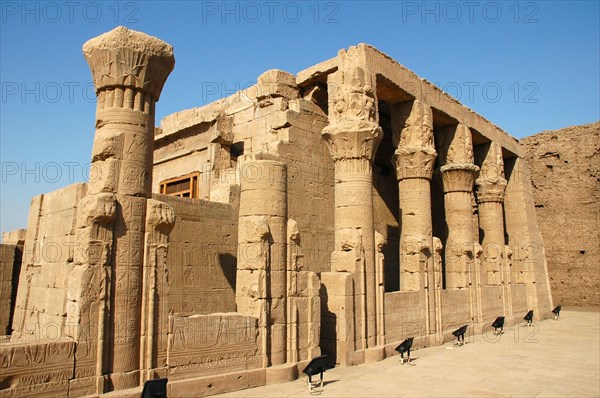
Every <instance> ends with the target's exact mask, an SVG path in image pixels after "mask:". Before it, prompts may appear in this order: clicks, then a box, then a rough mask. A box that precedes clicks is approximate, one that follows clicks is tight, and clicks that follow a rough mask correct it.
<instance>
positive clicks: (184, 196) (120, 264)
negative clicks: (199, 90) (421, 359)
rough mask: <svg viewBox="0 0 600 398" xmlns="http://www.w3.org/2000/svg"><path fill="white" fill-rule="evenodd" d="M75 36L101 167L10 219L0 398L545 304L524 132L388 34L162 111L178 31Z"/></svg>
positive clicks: (429, 334)
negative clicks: (386, 43)
mask: <svg viewBox="0 0 600 398" xmlns="http://www.w3.org/2000/svg"><path fill="white" fill-rule="evenodd" d="M83 52H84V55H85V57H86V59H87V61H88V63H89V65H90V69H91V72H92V76H93V79H94V84H95V88H96V94H97V111H96V120H95V128H96V130H95V134H94V144H93V150H92V159H91V171H90V178H89V181H88V182H87V183H80V184H74V185H71V186H68V187H65V188H63V189H60V190H58V191H54V192H51V193H48V194H44V195H40V196H38V197H35V198H33V200H32V203H31V211H30V214H29V220H28V225H27V230H26V231H22V233H15V234H12V235H10V234H9V235H6V236H7V237H8V238H9V239H8V240H9V241H10V240H11V237H13V236H18V237H19V238H18V239H16V238H15V240H14V241H13V242H8V243H12V245H10V244H3V245H2V264H1V265H2V268H1V269H0V271H1V272H0V277H1V278H2V283H3V285H2V286H3V292H2V293H3V294H4V293H5V292H9V293H10V292H12V290H10V289H7V288H4V286H5V285H6V286H9V287H11V286H15V289H14V293H12V294H5V295H3V296H2V307H0V310H1V311H0V320H1V321H2V322H3V324H2V325H0V326H1V327H3V328H4V329H6V332H7V333H8V335H7V336H4V337H2V340H1V345H0V370H1V372H0V397H17V396H39V397H47V396H53V395H58V396H69V397H76V396H97V395H101V394H103V393H107V392H111V391H123V394H126V392H127V391H131V389H139V388H141V386H142V385H143V384H144V382H145V381H147V380H150V379H155V378H162V377H165V378H168V380H169V382H168V391H169V396H170V397H177V396H189V395H190V393H192V392H193V394H194V396H205V395H212V394H216V393H220V392H227V391H233V390H237V389H243V388H248V387H252V386H258V385H263V384H266V383H274V382H281V381H287V380H293V379H295V378H297V377H298V376H299V374H301V371H302V369H303V367H304V366H305V365H306V364H307V363H308V361H309V360H310V359H311V358H313V357H315V356H317V355H319V354H327V355H328V358H329V359H330V361H331V362H333V363H335V364H337V365H339V366H348V365H355V364H360V363H364V362H373V361H379V360H382V359H384V358H385V357H387V356H391V355H393V354H394V353H395V352H394V348H395V347H396V346H397V345H398V344H399V343H400V342H401V341H402V340H404V339H405V338H407V337H415V342H414V344H415V346H418V347H425V346H431V345H440V344H443V343H444V342H447V341H450V340H452V338H453V336H452V335H451V332H452V331H454V330H455V329H456V328H457V327H459V326H462V325H469V327H470V328H469V333H470V334H480V333H484V332H485V331H486V330H488V329H489V328H490V324H491V322H492V321H493V320H494V319H495V318H496V317H498V316H504V317H505V318H506V325H507V326H513V325H516V324H518V323H519V322H521V321H522V318H523V316H524V315H525V313H526V312H527V311H529V310H534V314H535V318H536V319H541V318H545V317H548V316H549V315H550V314H551V312H550V311H551V309H552V297H551V293H550V286H549V282H548V275H547V268H546V261H545V254H544V246H543V242H542V239H541V235H540V232H539V230H538V226H537V222H536V218H535V210H534V205H533V198H532V189H531V182H530V178H529V174H528V173H529V171H528V166H527V164H526V162H525V161H524V160H523V154H522V150H521V147H520V145H519V142H518V141H517V140H516V139H514V138H513V137H511V136H510V135H508V134H507V133H506V132H504V131H502V130H501V129H500V128H498V127H497V126H495V125H494V124H492V123H490V122H489V121H487V120H485V119H484V118H483V117H481V116H479V115H477V114H476V113H474V112H473V111H471V110H470V109H468V108H466V107H465V106H463V105H462V104H460V103H459V102H458V101H456V100H454V99H453V98H451V97H450V96H448V95H447V94H445V93H443V92H441V91H440V90H439V89H438V88H436V87H435V86H434V85H433V84H431V83H429V82H427V81H425V80H423V79H421V78H419V77H418V76H417V75H415V74H414V73H413V72H411V71H409V70H408V69H406V68H404V67H403V66H402V65H400V64H399V63H397V62H396V61H394V60H393V59H391V58H389V57H388V56H386V55H385V54H383V53H381V52H379V51H378V50H377V49H375V48H373V47H370V46H368V45H364V44H360V45H358V46H355V47H350V48H348V49H347V50H340V52H339V53H338V55H337V56H336V57H334V58H332V59H329V60H327V61H324V62H322V63H320V64H318V65H315V66H313V67H311V68H309V69H306V70H304V71H301V72H299V73H298V74H297V75H296V76H294V75H292V74H291V73H288V72H284V71H281V70H270V71H267V72H265V73H263V74H262V75H261V76H259V77H258V80H257V83H256V84H255V85H253V86H251V87H248V88H247V89H245V90H243V91H240V92H238V93H235V94H234V95H232V96H230V97H227V98H224V99H221V100H219V101H216V102H214V103H211V104H209V105H206V106H203V107H200V108H194V109H189V110H184V111H181V112H178V113H175V114H172V115H170V116H167V117H166V118H164V119H163V120H162V121H161V122H160V127H155V117H154V114H155V106H156V103H157V101H158V100H159V98H160V94H161V91H162V89H163V86H164V85H165V82H166V81H167V78H168V75H169V73H170V72H171V71H172V70H173V68H174V65H175V60H174V55H173V48H172V47H171V46H170V45H168V44H167V43H164V42H162V41H160V40H159V39H156V38H154V37H150V36H147V35H145V34H143V33H140V32H135V31H132V30H128V29H126V28H122V27H119V28H116V29H114V30H112V31H110V32H108V33H106V34H103V35H101V36H99V37H97V38H94V39H92V40H90V41H88V42H87V43H86V44H85V45H84V47H83ZM167 89H168V86H167ZM90 124H91V116H90ZM5 240H6V239H5ZM5 243H6V242H5ZM21 257H22V258H21ZM15 267H20V268H17V269H18V271H17V272H14V269H16V268H15ZM5 313H6V314H5ZM4 329H3V330H4Z"/></svg>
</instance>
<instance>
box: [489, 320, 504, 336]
mask: <svg viewBox="0 0 600 398" xmlns="http://www.w3.org/2000/svg"><path fill="white" fill-rule="evenodd" d="M492 327H493V328H494V334H502V333H504V317H503V316H499V317H498V318H496V320H495V321H494V323H492ZM498 329H500V331H498Z"/></svg>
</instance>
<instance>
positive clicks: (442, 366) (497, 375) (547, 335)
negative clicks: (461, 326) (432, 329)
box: [215, 309, 600, 397]
mask: <svg viewBox="0 0 600 398" xmlns="http://www.w3.org/2000/svg"><path fill="white" fill-rule="evenodd" d="M498 337H499V338H498ZM412 357H413V365H414V366H409V365H400V363H399V359H398V357H397V356H394V357H390V358H387V359H385V360H383V361H381V362H377V363H371V364H365V365H360V366H352V367H345V368H336V369H332V370H330V371H328V372H326V374H325V385H324V386H323V387H322V388H317V389H313V391H312V393H309V391H308V387H307V385H306V378H305V377H302V378H300V379H298V380H296V381H293V382H289V383H282V384H272V385H267V386H263V387H258V388H252V389H248V390H242V391H236V392H233V393H228V394H222V395H215V397H216V396H221V397H311V396H322V397H398V396H412V397H415V396H419V397H421V396H437V397H468V396H471V397H474V396H477V397H482V396H484V397H500V396H502V397H503V396H522V397H538V396H540V397H565V396H571V397H599V396H600V313H599V312H597V311H580V310H577V311H574V310H573V309H571V310H567V311H565V310H563V311H562V313H561V318H560V320H559V321H555V320H553V319H548V320H544V321H541V322H538V323H537V324H536V325H535V326H534V327H530V328H523V327H522V326H521V327H518V328H517V327H512V328H508V329H505V333H504V334H503V335H502V336H494V335H493V333H488V334H487V335H478V336H468V337H467V344H465V345H464V346H463V347H459V348H456V347H453V345H452V343H446V344H444V345H442V346H437V347H428V348H425V349H420V350H416V351H413V352H412Z"/></svg>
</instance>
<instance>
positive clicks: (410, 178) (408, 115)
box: [392, 100, 437, 291]
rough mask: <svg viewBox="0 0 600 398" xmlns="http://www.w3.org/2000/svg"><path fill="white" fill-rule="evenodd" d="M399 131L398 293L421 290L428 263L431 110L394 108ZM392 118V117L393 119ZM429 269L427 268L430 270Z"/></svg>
mask: <svg viewBox="0 0 600 398" xmlns="http://www.w3.org/2000/svg"><path fill="white" fill-rule="evenodd" d="M397 110H398V113H399V115H398V117H397V118H398V119H400V120H403V122H400V123H401V125H400V126H394V127H392V128H393V130H394V132H396V131H397V130H400V139H399V144H398V149H396V152H395V154H394V159H393V162H394V163H395V165H396V176H397V178H398V189H399V192H400V218H401V225H402V227H401V231H400V290H403V291H418V290H421V289H422V288H423V278H424V277H425V275H421V273H422V272H423V270H424V268H425V266H424V265H423V264H422V262H424V263H427V262H430V261H431V257H432V250H433V235H432V225H431V193H430V192H431V187H430V181H431V176H432V173H433V165H434V160H435V158H436V156H437V152H436V151H435V147H434V145H433V116H432V112H431V108H430V107H429V106H428V105H426V104H424V103H422V102H421V101H419V100H414V101H411V102H408V103H402V104H401V105H399V106H398V109H397ZM394 119H396V117H395V118H394ZM431 268H433V267H429V269H431Z"/></svg>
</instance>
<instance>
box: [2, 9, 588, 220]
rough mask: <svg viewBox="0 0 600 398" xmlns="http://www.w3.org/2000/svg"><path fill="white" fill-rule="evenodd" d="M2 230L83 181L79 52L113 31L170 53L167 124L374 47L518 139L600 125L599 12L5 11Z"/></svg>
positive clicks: (85, 146) (83, 95) (90, 121)
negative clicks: (144, 38) (143, 37)
mask: <svg viewBox="0 0 600 398" xmlns="http://www.w3.org/2000/svg"><path fill="white" fill-rule="evenodd" d="M0 4H1V6H2V9H1V18H2V20H1V25H0V27H1V32H0V36H1V39H0V72H1V75H0V81H1V84H2V92H1V96H2V97H1V98H0V106H1V109H0V120H1V121H0V163H1V165H2V174H1V178H2V180H1V185H0V194H1V196H0V230H1V231H8V230H12V229H15V228H24V227H26V223H27V214H28V211H29V203H30V200H31V197H32V196H34V195H38V194H40V193H44V192H49V191H53V190H55V189H58V188H61V187H64V186H66V185H68V184H70V183H72V182H75V181H83V180H84V176H85V174H86V170H87V165H88V163H89V160H90V152H91V146H92V139H93V134H94V112H95V105H94V98H93V89H92V88H91V75H90V71H89V68H88V66H87V64H86V62H85V60H84V58H83V55H82V53H81V46H82V44H83V43H84V42H85V41H86V40H88V39H90V38H92V37H95V36H97V35H99V34H101V33H104V32H106V31H108V30H110V29H112V28H114V27H115V26H117V25H125V26H127V27H129V28H131V29H135V30H140V31H143V32H146V33H148V34H151V35H153V36H157V37H159V38H161V39H163V40H165V41H167V42H168V43H170V44H172V45H173V46H174V48H175V58H176V65H175V70H174V72H173V73H172V74H171V76H170V78H169V79H168V81H167V84H166V86H165V89H164V90H163V93H162V97H161V100H160V102H159V103H158V104H157V122H158V121H159V120H160V119H162V118H163V117H164V116H166V115H168V114H170V113H173V112H176V111H179V110H182V109H187V108H193V107H197V106H200V105H203V104H205V103H209V102H212V101H214V100H217V99H218V98H220V97H222V96H226V95H229V94H231V93H232V92H233V91H235V90H236V89H238V88H243V87H245V86H248V85H250V84H252V83H254V82H255V80H256V78H257V76H258V75H260V74H261V73H262V72H264V71H265V70H268V69H272V68H279V69H284V70H287V71H289V72H292V73H297V72H298V71H300V70H302V69H304V68H306V67H309V66H311V65H313V64H315V63H318V62H320V61H323V60H325V59H328V58H331V57H333V56H335V55H336V53H337V51H338V50H339V49H341V48H347V47H348V46H350V45H354V44H357V43H361V42H363V43H368V44H371V45H373V46H375V47H377V48H378V49H380V50H381V51H383V52H385V53H387V54H388V55H390V56H391V57H393V58H394V59H396V60H397V61H398V62H400V63H401V64H403V65H405V66H406V67H408V68H410V69H411V70H413V71H414V72H415V73H417V74H418V75H419V76H421V77H423V78H426V79H428V80H429V81H431V82H434V83H436V84H438V85H439V86H440V87H441V88H443V89H445V90H446V91H447V92H448V93H449V94H451V95H453V96H455V97H457V98H458V99H459V100H460V101H462V102H463V103H464V104H465V105H467V106H469V107H470V108H472V109H473V110H475V111H476V112H478V113H479V114H481V115H483V116H484V117H486V118H487V119H489V120H491V121H492V122H494V123H495V124H497V125H499V126H500V127H501V128H503V129H505V130H506V131H508V132H509V133H511V134H512V135H514V136H516V137H518V138H522V137H525V136H528V135H531V134H534V133H537V132H540V131H542V130H548V129H558V128H562V127H565V126H570V125H577V124H584V123H590V122H594V121H597V120H598V119H600V115H599V112H600V111H599V107H600V104H599V97H600V94H599V90H600V89H599V86H600V82H599V75H600V71H599V64H600V62H599V58H600V43H599V40H600V39H599V37H600V30H599V20H600V11H599V2H598V1H579V2H578V1H522V2H516V1H506V2H505V1H491V2H486V1H456V2H446V1H429V2H423V1H364V2H361V1H322V2H316V1H302V2H298V1H277V0H275V1H255V2H238V1H230V2H222V1H208V2H199V1H198V2H196V1H179V2H177V1H170V2H166V1H124V2H115V1H107V2H103V1H73V2H67V1H50V2H43V1H36V2H21V1H2V2H1V3H0Z"/></svg>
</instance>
